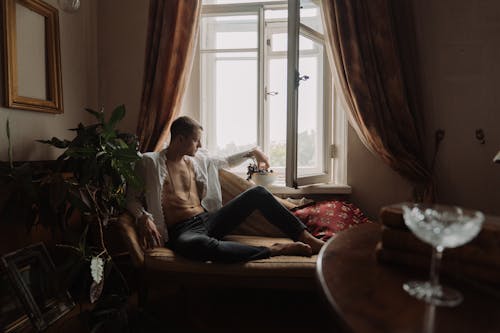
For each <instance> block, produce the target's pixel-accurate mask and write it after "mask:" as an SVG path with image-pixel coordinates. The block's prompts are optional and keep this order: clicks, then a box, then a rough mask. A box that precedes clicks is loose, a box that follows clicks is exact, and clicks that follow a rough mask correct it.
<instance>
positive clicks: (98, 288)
mask: <svg viewBox="0 0 500 333" xmlns="http://www.w3.org/2000/svg"><path fill="white" fill-rule="evenodd" d="M103 288H104V279H102V280H101V281H100V282H99V283H97V282H95V281H92V284H91V285H90V303H92V304H93V303H95V301H97V300H98V299H99V297H101V294H102V290H103Z"/></svg>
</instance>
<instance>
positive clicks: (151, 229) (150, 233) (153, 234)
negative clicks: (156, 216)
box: [138, 214, 163, 249]
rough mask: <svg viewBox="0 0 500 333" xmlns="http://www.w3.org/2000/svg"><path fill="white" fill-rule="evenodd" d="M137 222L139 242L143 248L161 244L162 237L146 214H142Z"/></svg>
mask: <svg viewBox="0 0 500 333" xmlns="http://www.w3.org/2000/svg"><path fill="white" fill-rule="evenodd" d="M138 224H139V225H138V234H139V242H140V245H141V247H142V248H143V249H150V248H153V247H156V246H162V244H163V239H162V238H163V237H162V236H161V234H160V232H159V231H158V229H157V228H156V225H155V223H154V222H153V220H152V219H151V218H150V217H149V216H148V215H147V214H144V215H142V217H141V218H140V219H139V221H138Z"/></svg>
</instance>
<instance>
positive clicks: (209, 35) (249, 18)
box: [201, 15, 258, 50]
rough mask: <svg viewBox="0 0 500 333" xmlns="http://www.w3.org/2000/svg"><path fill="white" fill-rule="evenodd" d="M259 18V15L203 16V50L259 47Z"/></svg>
mask: <svg viewBox="0 0 500 333" xmlns="http://www.w3.org/2000/svg"><path fill="white" fill-rule="evenodd" d="M257 19H258V16H257V15H227V16H218V17H212V16H205V17H202V19H201V25H202V28H201V50H206V49H218V50H221V49H255V48H257V46H258V34H257V33H258V29H257V28H258V25H257Z"/></svg>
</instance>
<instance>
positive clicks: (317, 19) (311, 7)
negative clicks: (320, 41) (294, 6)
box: [300, 0, 323, 34]
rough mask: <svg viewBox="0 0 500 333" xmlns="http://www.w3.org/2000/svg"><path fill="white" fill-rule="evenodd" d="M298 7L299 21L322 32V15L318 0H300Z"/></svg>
mask: <svg viewBox="0 0 500 333" xmlns="http://www.w3.org/2000/svg"><path fill="white" fill-rule="evenodd" d="M300 7H301V9H300V23H301V24H304V25H306V26H308V27H309V28H311V29H313V30H316V31H317V32H319V33H320V34H323V17H322V16H321V9H320V7H319V1H314V0H301V1H300Z"/></svg>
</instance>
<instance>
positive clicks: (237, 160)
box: [226, 147, 269, 170]
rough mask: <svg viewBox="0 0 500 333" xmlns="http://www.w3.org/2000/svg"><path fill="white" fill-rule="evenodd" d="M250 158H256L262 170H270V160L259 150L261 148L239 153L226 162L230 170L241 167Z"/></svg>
mask: <svg viewBox="0 0 500 333" xmlns="http://www.w3.org/2000/svg"><path fill="white" fill-rule="evenodd" d="M249 158H255V160H256V161H257V165H258V166H259V167H260V168H264V169H266V170H267V169H268V168H269V158H268V157H267V156H266V155H265V154H264V153H263V152H262V151H261V150H260V149H259V147H255V148H252V149H249V150H246V151H243V152H241V153H237V154H234V155H230V156H228V157H226V161H227V163H228V165H229V167H230V168H232V167H235V166H237V165H240V164H241V163H243V162H245V161H246V160H247V159H249Z"/></svg>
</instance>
